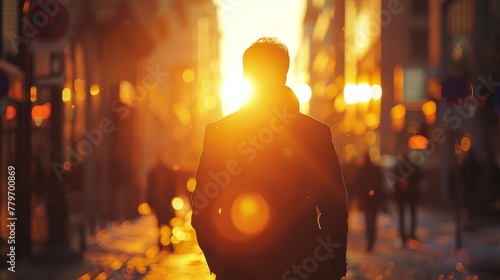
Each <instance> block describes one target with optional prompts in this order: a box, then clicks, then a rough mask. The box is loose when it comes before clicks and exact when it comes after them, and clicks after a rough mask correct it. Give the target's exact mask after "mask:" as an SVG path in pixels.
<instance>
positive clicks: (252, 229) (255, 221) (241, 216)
mask: <svg viewBox="0 0 500 280" xmlns="http://www.w3.org/2000/svg"><path fill="white" fill-rule="evenodd" d="M269 218H270V211H269V205H268V204H267V202H266V200H265V199H264V198H263V197H262V196H261V195H259V194H256V193H245V194H241V195H239V196H238V197H237V198H236V199H235V201H234V203H233V205H232V207H231V221H232V222H233V225H234V226H235V227H236V229H238V230H239V231H240V232H242V233H245V234H249V235H253V234H256V233H258V232H260V231H261V230H263V229H264V228H265V227H266V226H267V224H268V222H269Z"/></svg>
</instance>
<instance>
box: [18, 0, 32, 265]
mask: <svg viewBox="0 0 500 280" xmlns="http://www.w3.org/2000/svg"><path fill="white" fill-rule="evenodd" d="M24 2H25V1H20V3H19V10H18V23H19V26H18V34H19V35H21V34H22V28H23V21H22V19H23V17H24V12H23V8H24ZM31 61H32V57H31V54H30V52H29V43H21V44H19V51H18V66H19V68H20V69H21V71H22V72H23V73H24V86H23V91H24V92H23V98H22V100H21V101H20V102H19V106H18V120H17V121H18V123H17V131H16V132H17V135H16V139H17V145H16V166H15V168H16V186H17V187H16V200H15V201H16V217H17V220H16V256H17V258H16V260H19V261H21V260H22V259H24V258H26V257H28V256H29V255H31V190H32V186H31V182H30V178H31V176H30V163H31V160H32V156H31V100H30V98H29V89H30V86H31V74H32V66H31V65H32V63H31Z"/></svg>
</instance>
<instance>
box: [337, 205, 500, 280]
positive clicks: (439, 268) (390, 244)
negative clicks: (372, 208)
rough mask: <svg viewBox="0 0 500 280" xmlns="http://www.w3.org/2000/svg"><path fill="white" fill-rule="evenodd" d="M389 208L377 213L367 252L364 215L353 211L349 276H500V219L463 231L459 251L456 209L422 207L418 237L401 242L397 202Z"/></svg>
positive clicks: (393, 277) (447, 277)
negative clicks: (372, 240) (373, 240)
mask: <svg viewBox="0 0 500 280" xmlns="http://www.w3.org/2000/svg"><path fill="white" fill-rule="evenodd" d="M389 213H392V214H380V215H379V218H378V237H377V241H376V245H375V249H374V252H372V253H367V252H365V247H366V243H365V242H366V239H365V236H364V217H363V215H362V214H361V213H360V212H359V211H357V210H356V209H353V210H351V211H350V221H349V231H350V233H349V240H348V262H349V270H348V274H347V276H348V277H347V279H443V280H444V279H470V280H472V279H480V280H483V279H485V280H488V279H500V269H499V268H498V264H500V223H496V224H485V225H484V226H483V227H480V228H478V229H477V230H476V231H473V232H464V231H463V232H462V245H463V246H462V249H460V250H458V251H457V250H456V249H455V232H456V226H455V224H454V221H455V217H454V215H453V212H452V211H448V210H443V209H436V208H432V207H428V206H427V207H420V208H419V209H418V214H419V216H418V221H417V224H418V229H417V233H416V235H417V238H418V241H416V240H412V241H410V242H408V244H407V246H406V247H405V248H401V240H400V239H399V231H398V230H397V223H398V217H397V215H396V213H397V208H396V206H395V205H393V204H391V205H389ZM476 277H477V278H476Z"/></svg>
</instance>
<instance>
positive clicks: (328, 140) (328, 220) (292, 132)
mask: <svg viewBox="0 0 500 280" xmlns="http://www.w3.org/2000/svg"><path fill="white" fill-rule="evenodd" d="M288 65H289V55H288V49H287V48H286V46H285V45H283V44H282V43H280V42H279V41H278V40H277V39H274V38H261V39H259V40H257V41H256V42H255V43H254V44H252V45H251V46H250V47H249V48H248V49H247V50H246V51H245V53H244V55H243V70H244V76H245V78H246V79H248V81H250V83H251V85H252V88H253V92H252V97H251V98H250V100H249V101H248V103H246V104H245V105H244V106H243V107H242V108H241V109H240V110H239V111H237V112H235V113H233V114H231V115H229V116H226V117H224V118H222V119H220V120H218V121H216V122H213V123H210V124H209V125H207V127H206V130H205V137H204V143H203V151H202V154H201V157H200V160H199V164H198V169H197V171H196V182H197V183H196V189H195V190H194V193H193V197H192V200H193V218H192V225H193V227H194V228H195V229H196V234H197V238H198V243H199V245H200V247H201V249H202V250H203V253H204V254H205V258H206V260H207V262H208V265H209V267H210V271H211V272H212V273H215V274H216V277H217V280H221V279H222V280H225V279H231V280H233V279H239V280H245V279H252V280H260V279H340V278H341V277H342V276H344V275H345V273H346V242H347V207H346V200H347V195H346V189H345V186H344V182H343V179H342V171H341V168H340V163H339V160H338V158H337V153H336V151H335V146H334V144H333V142H332V135H331V131H330V129H329V127H328V126H327V125H325V124H323V123H321V122H319V121H317V120H315V119H313V118H311V117H308V116H306V115H303V114H301V113H299V104H298V100H297V98H296V97H295V95H294V93H293V92H292V90H291V89H289V88H288V87H286V86H285V81H286V75H287V72H288ZM318 213H321V215H318ZM319 216H320V217H319Z"/></svg>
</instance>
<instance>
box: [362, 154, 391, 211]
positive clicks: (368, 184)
mask: <svg viewBox="0 0 500 280" xmlns="http://www.w3.org/2000/svg"><path fill="white" fill-rule="evenodd" d="M358 176H359V177H358V181H357V184H356V188H357V190H356V194H357V196H358V199H359V206H360V208H361V210H363V211H369V212H376V211H377V210H378V209H379V208H380V207H381V206H382V205H383V204H384V200H385V194H384V189H383V187H382V171H381V170H380V167H378V166H376V165H375V164H373V163H372V162H371V160H370V159H369V158H368V159H366V161H365V163H364V164H363V165H362V166H361V167H360V168H359V170H358Z"/></svg>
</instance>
